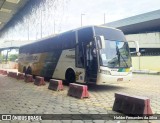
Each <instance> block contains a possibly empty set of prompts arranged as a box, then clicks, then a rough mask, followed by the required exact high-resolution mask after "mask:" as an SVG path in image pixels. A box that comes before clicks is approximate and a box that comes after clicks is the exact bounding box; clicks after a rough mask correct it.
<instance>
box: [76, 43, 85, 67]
mask: <svg viewBox="0 0 160 123" xmlns="http://www.w3.org/2000/svg"><path fill="white" fill-rule="evenodd" d="M76 67H80V68H83V67H84V58H83V50H82V46H81V45H78V46H77V47H76Z"/></svg>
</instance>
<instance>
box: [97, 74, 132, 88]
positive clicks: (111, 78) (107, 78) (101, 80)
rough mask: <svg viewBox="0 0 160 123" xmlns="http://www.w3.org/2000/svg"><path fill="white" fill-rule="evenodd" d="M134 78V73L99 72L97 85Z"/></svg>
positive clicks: (128, 80) (116, 82)
mask: <svg viewBox="0 0 160 123" xmlns="http://www.w3.org/2000/svg"><path fill="white" fill-rule="evenodd" d="M131 78H132V73H128V74H127V75H106V74H102V73H98V76H97V82H96V84H97V85H106V84H118V83H123V82H130V81H131Z"/></svg>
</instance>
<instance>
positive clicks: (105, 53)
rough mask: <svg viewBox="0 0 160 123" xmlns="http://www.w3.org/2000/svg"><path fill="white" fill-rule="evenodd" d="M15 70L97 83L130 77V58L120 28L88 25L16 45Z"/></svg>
mask: <svg viewBox="0 0 160 123" xmlns="http://www.w3.org/2000/svg"><path fill="white" fill-rule="evenodd" d="M136 51H137V52H139V48H138V45H137V49H136ZM18 70H19V72H26V74H32V75H34V76H36V75H38V76H43V77H47V78H55V79H61V80H65V82H68V83H72V82H78V83H94V84H98V85H99V84H110V83H117V82H120V81H125V82H127V81H130V80H131V76H132V62H131V54H130V49H129V46H128V42H127V41H126V39H125V36H124V34H123V32H122V31H120V30H118V29H114V28H109V27H101V26H88V27H83V28H79V29H75V30H71V31H68V32H65V33H62V34H59V35H56V36H52V37H49V38H45V39H41V40H39V41H36V42H33V43H31V44H27V45H24V46H22V47H20V49H19V67H18Z"/></svg>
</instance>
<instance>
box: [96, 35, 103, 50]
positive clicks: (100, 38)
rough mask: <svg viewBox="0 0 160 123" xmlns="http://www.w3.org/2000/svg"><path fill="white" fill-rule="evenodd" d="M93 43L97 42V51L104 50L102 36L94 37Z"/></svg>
mask: <svg viewBox="0 0 160 123" xmlns="http://www.w3.org/2000/svg"><path fill="white" fill-rule="evenodd" d="M94 38H95V41H96V42H97V45H98V48H99V49H104V48H105V39H104V36H101V35H100V36H95V37H94Z"/></svg>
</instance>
